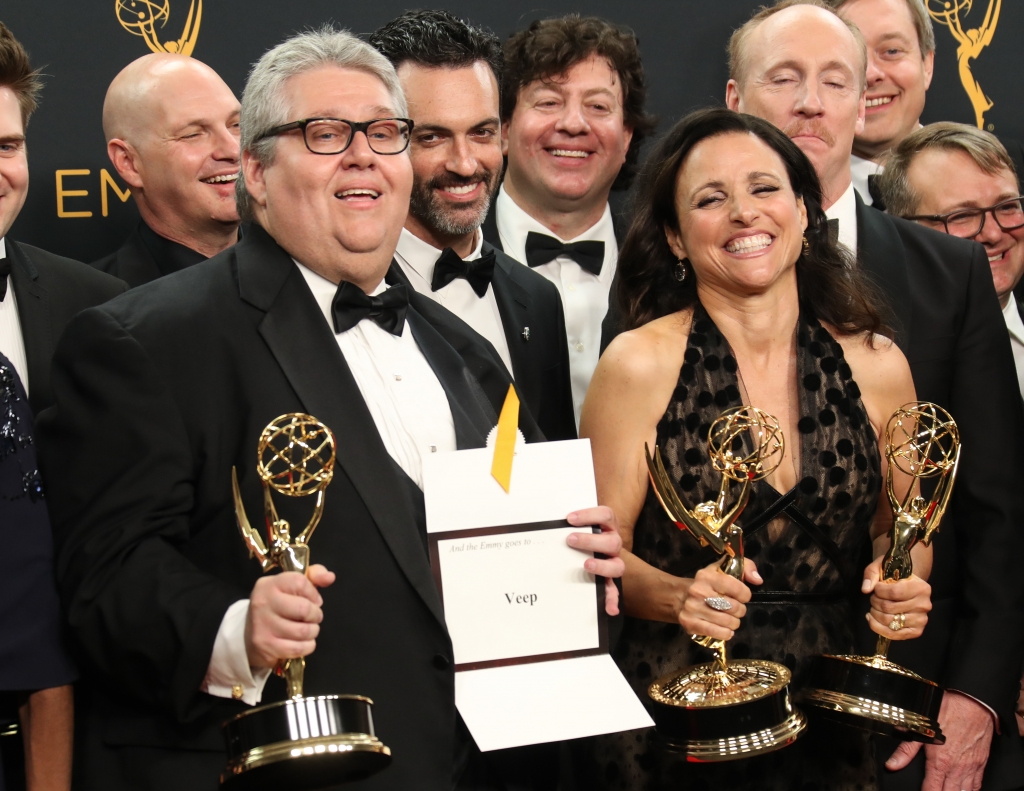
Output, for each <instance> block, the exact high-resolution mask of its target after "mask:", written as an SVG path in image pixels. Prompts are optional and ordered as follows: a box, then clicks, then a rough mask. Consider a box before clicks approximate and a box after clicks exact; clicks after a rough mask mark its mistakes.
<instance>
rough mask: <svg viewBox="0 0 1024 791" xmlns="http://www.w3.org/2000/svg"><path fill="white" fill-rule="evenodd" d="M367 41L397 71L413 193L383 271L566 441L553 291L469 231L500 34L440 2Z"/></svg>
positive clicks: (493, 143) (494, 98) (494, 111)
mask: <svg viewBox="0 0 1024 791" xmlns="http://www.w3.org/2000/svg"><path fill="white" fill-rule="evenodd" d="M370 44H372V45H373V46H374V47H376V48H377V49H378V50H379V51H380V52H382V53H383V54H384V56H385V57H386V58H387V59H388V60H390V61H391V63H392V65H393V66H394V67H395V69H396V70H397V71H398V78H399V79H400V80H401V82H402V90H403V91H404V92H405V97H406V100H407V101H408V102H409V113H410V116H411V118H412V120H413V122H414V123H415V128H414V129H413V133H412V141H411V143H410V146H409V153H410V156H411V158H412V167H413V187H412V197H411V199H410V203H409V216H408V218H407V219H406V221H405V228H404V229H403V230H402V236H401V238H399V240H398V248H397V250H396V251H395V261H396V264H397V266H394V267H393V268H392V277H393V278H395V279H396V280H397V281H399V282H404V283H406V284H408V285H410V286H412V287H413V288H415V289H416V290H417V291H419V292H420V293H422V294H425V295H426V296H428V297H430V298H431V299H433V300H435V301H436V302H438V303H439V304H440V305H443V306H444V307H446V308H447V309H448V310H450V311H452V312H453V313H455V315H457V316H458V317H459V318H461V319H462V320H463V321H465V322H466V323H467V324H469V326H471V327H472V328H473V329H474V330H476V331H477V332H478V333H480V335H482V336H483V337H484V338H486V339H487V340H488V341H490V343H491V344H492V345H493V346H494V348H495V350H496V351H497V352H498V354H499V355H500V357H501V359H502V362H504V363H505V367H506V368H507V369H508V370H509V371H510V372H511V373H512V375H513V377H514V379H515V382H516V388H517V389H518V391H519V392H520V393H521V394H522V397H523V399H524V401H525V402H526V405H527V407H528V408H529V410H530V413H531V414H532V415H533V417H534V419H536V421H537V424H538V425H539V426H540V429H541V431H543V432H544V435H545V436H546V437H547V438H548V439H550V440H560V439H575V437H576V420H575V416H574V413H573V405H572V389H571V387H570V383H569V348H568V343H567V341H566V337H565V320H564V318H563V314H562V301H561V299H560V298H559V296H558V290H557V289H556V288H555V287H554V286H553V285H552V284H551V283H550V282H548V281H547V280H546V279H545V278H543V277H542V276H541V275H539V274H537V273H536V272H534V271H532V270H531V269H529V268H527V267H524V266H520V265H519V263H518V262H517V261H515V260H513V259H512V258H510V257H509V256H508V255H506V254H505V253H504V252H502V251H501V250H497V249H495V248H494V247H493V246H492V245H490V244H489V243H487V242H486V241H484V238H483V234H482V233H481V232H480V225H481V223H483V221H484V218H486V216H487V212H488V211H489V209H490V206H491V201H492V199H493V198H494V195H495V193H496V192H497V190H498V185H499V183H500V180H501V170H502V164H503V161H502V154H501V121H500V119H499V106H498V86H499V85H500V83H501V70H502V53H501V42H499V41H498V38H497V37H496V36H495V35H494V34H492V33H490V32H489V31H485V30H482V29H480V28H478V27H474V26H473V25H470V24H468V23H467V22H465V21H463V20H461V19H458V18H456V17H454V16H452V15H451V14H449V13H447V12H445V11H410V12H408V13H405V14H403V15H402V16H400V17H398V18H397V19H395V20H394V21H392V22H389V23H388V24H387V25H385V26H384V27H382V28H381V29H380V30H378V31H377V32H376V33H374V34H373V35H372V36H371V37H370Z"/></svg>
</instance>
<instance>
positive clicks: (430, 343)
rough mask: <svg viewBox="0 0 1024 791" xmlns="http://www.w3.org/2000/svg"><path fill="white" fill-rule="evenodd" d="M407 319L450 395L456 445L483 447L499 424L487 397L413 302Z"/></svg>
mask: <svg viewBox="0 0 1024 791" xmlns="http://www.w3.org/2000/svg"><path fill="white" fill-rule="evenodd" d="M406 321H408V322H409V329H410V330H411V331H412V336H413V337H414V338H415V339H416V343H417V344H418V345H419V347H420V351H421V352H423V356H424V357H426V358H427V362H428V363H429V364H430V367H431V368H432V369H433V371H434V374H435V375H436V376H437V379H438V381H439V382H440V383H441V387H442V388H444V393H445V395H446V396H448V406H449V407H450V408H451V411H452V419H453V420H454V421H455V442H456V447H458V449H459V450H465V449H466V448H482V447H484V445H485V443H486V440H487V433H488V432H489V431H490V430H491V429H492V428H493V427H494V426H495V425H496V424H497V418H496V417H495V416H494V415H493V412H492V411H491V408H490V402H489V401H488V400H487V396H485V395H484V392H483V390H482V389H481V388H480V385H479V384H478V383H477V381H476V380H475V379H474V378H473V377H472V375H471V374H470V373H469V370H468V369H467V368H466V365H465V363H464V362H463V361H462V358H461V357H459V355H458V353H457V352H456V351H455V350H454V349H453V348H452V347H451V346H450V345H449V344H448V342H447V341H445V339H444V338H442V337H441V335H440V334H439V333H438V332H437V330H435V329H434V328H433V327H432V326H431V325H430V322H428V321H427V320H426V319H425V318H424V317H423V316H421V315H420V314H419V313H418V312H417V311H416V308H415V306H414V305H410V306H409V312H408V313H407V314H406Z"/></svg>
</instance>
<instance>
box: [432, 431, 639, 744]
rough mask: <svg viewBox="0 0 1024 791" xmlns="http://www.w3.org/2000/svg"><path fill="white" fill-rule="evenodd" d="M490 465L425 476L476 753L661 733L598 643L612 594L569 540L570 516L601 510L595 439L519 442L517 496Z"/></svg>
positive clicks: (468, 455) (470, 460)
mask: <svg viewBox="0 0 1024 791" xmlns="http://www.w3.org/2000/svg"><path fill="white" fill-rule="evenodd" d="M492 457H493V451H492V450H491V449H489V448H486V449H480V450H466V451H456V452H454V453H443V454H442V453H438V454H436V455H431V456H429V457H427V458H426V459H425V461H424V468H423V477H424V495H425V501H426V514H427V532H428V533H429V534H430V543H431V554H432V556H433V558H432V560H433V565H434V569H435V575H436V576H437V577H438V583H439V586H440V588H441V594H442V600H443V602H444V609H445V621H446V623H447V625H448V633H449V635H450V636H451V639H452V646H453V649H454V652H455V664H456V674H455V703H456V706H457V707H458V709H459V712H460V714H461V715H462V717H463V719H464V720H465V722H466V725H467V726H468V727H469V729H470V732H471V733H472V734H473V738H474V739H475V740H476V743H477V745H478V746H479V747H480V749H481V750H484V751H488V750H497V749H504V748H507V747H517V746H521V745H526V744H538V743H542V742H549V741H558V740H561V739H576V738H581V737H583V736H592V735H595V734H599V733H612V732H615V731H623V730H632V729H635V728H646V727H650V726H652V725H653V724H654V723H653V722H652V721H651V719H650V716H649V715H648V714H647V712H646V710H645V709H644V707H643V705H642V704H641V703H640V701H639V700H638V699H637V697H636V695H635V694H634V692H633V690H632V689H631V688H630V686H629V684H628V683H627V682H626V680H625V678H623V676H622V674H621V673H620V672H619V669H618V668H617V667H616V666H615V663H614V661H612V659H611V657H610V656H608V654H607V646H606V645H601V639H600V638H601V634H602V629H601V627H602V621H603V616H602V615H601V613H602V608H603V606H604V605H603V596H601V595H600V587H599V586H598V585H597V584H596V580H595V577H594V576H593V575H592V574H589V573H587V572H586V571H584V569H583V560H584V559H585V555H584V553H581V552H579V551H578V550H575V549H572V548H571V547H569V546H568V545H567V544H566V543H565V539H566V537H567V536H568V534H569V533H571V532H574V531H579V530H581V529H586V528H572V527H567V526H566V522H565V517H566V516H567V515H568V514H569V513H570V512H572V511H575V510H579V509H581V508H589V507H592V506H594V505H596V504H597V490H596V487H595V484H594V469H593V459H592V457H591V453H590V442H589V441H588V440H573V441H567V442H547V443H537V444H530V445H519V446H518V447H517V449H516V455H515V460H514V461H513V464H512V482H511V491H510V492H508V493H506V492H505V491H504V489H502V488H501V487H500V486H499V485H498V483H497V482H496V481H495V480H494V478H492V477H491V460H492ZM446 534H447V535H446ZM567 655H568V656H570V657H571V658H565V657H566V656H567ZM480 663H487V664H484V665H483V667H481V665H480ZM460 665H461V666H462V667H461V668H460ZM467 665H468V666H469V667H470V668H472V669H467V668H466V666H467Z"/></svg>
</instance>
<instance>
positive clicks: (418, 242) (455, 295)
mask: <svg viewBox="0 0 1024 791" xmlns="http://www.w3.org/2000/svg"><path fill="white" fill-rule="evenodd" d="M483 245H484V237H483V234H482V233H480V231H477V240H476V246H475V247H474V248H473V252H471V253H470V254H469V255H468V256H466V258H465V259H463V260H465V261H475V260H476V259H478V258H479V257H480V251H481V249H482V248H483ZM441 252H442V251H441V250H438V249H437V248H436V247H434V246H433V245H432V244H428V243H427V242H424V241H423V240H422V239H420V238H419V237H418V236H416V235H415V234H412V233H410V232H409V231H408V230H406V229H405V228H403V229H402V236H401V237H400V238H399V240H398V249H397V250H395V260H396V261H397V262H398V265H399V266H400V267H402V271H403V272H405V276H406V277H407V278H409V282H410V283H411V284H412V287H413V288H415V289H416V290H417V291H418V292H420V293H421V294H423V295H424V296H427V297H430V298H431V299H432V300H434V302H436V303H438V304H439V305H443V306H444V307H446V308H448V310H450V311H451V312H452V313H454V314H455V315H456V316H458V317H459V318H460V319H462V320H463V321H464V322H466V324H468V325H469V326H470V327H472V328H473V329H474V330H476V331H477V332H478V333H480V334H481V335H483V336H484V337H485V338H486V339H487V340H489V341H490V342H491V344H492V345H493V346H494V348H495V349H496V350H497V352H498V355H499V356H500V357H501V361H502V362H503V363H505V368H507V369H508V371H509V374H510V375H511V373H512V357H511V356H510V355H509V352H508V341H507V340H506V338H505V330H504V326H503V325H502V323H501V313H499V312H498V302H497V300H496V299H495V298H494V286H493V285H491V286H490V287H489V288H488V289H487V293H486V294H484V295H483V296H482V297H481V296H479V295H478V294H477V293H476V292H475V291H474V290H473V287H472V286H471V285H470V284H469V281H468V280H466V279H465V278H462V277H457V278H455V279H454V280H453V281H452V282H451V283H449V284H448V285H447V286H445V287H444V288H440V289H438V290H437V291H432V290H431V283H432V282H433V278H434V265H435V264H436V263H437V259H438V258H440V257H441Z"/></svg>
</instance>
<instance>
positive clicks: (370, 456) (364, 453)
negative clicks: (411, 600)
mask: <svg viewBox="0 0 1024 791" xmlns="http://www.w3.org/2000/svg"><path fill="white" fill-rule="evenodd" d="M236 256H237V261H238V279H239V290H240V293H241V296H242V299H244V300H245V301H246V302H249V303H250V304H252V305H254V306H255V307H257V308H259V309H261V310H264V311H266V314H265V316H264V317H263V319H262V321H261V322H260V323H259V328H258V329H259V333H260V335H261V336H262V337H263V339H264V340H265V341H266V343H267V346H269V347H270V350H271V352H272V353H273V355H274V357H275V358H276V360H277V362H278V364H279V365H280V366H281V370H282V371H284V374H285V376H286V377H287V379H288V381H289V383H290V384H291V386H292V387H293V388H294V390H295V392H296V394H297V395H298V397H299V400H301V401H302V404H303V406H304V407H305V409H306V411H307V412H308V413H309V414H311V415H314V416H315V417H316V418H317V419H318V420H320V421H322V422H323V423H325V424H326V425H327V426H329V427H330V429H331V431H333V432H334V435H335V437H337V438H339V440H340V441H339V442H338V444H337V463H338V465H339V466H340V467H341V468H342V469H343V470H344V471H345V474H346V475H347V476H348V478H349V480H351V481H352V485H353V486H354V487H355V489H356V491H357V492H359V495H360V497H362V499H363V502H364V503H365V504H366V507H367V509H368V510H369V512H370V514H371V516H372V517H373V519H374V521H375V522H376V524H377V529H378V530H380V532H381V534H382V535H383V536H384V540H385V541H386V542H387V545H388V547H389V548H390V550H391V553H392V554H393V555H394V557H395V560H396V561H397V563H398V565H399V566H400V567H401V569H402V571H403V572H404V573H405V575H406V577H408V579H409V581H410V582H411V583H412V585H413V587H414V588H415V589H416V590H417V592H418V593H419V595H420V596H421V597H422V598H423V600H424V602H425V603H426V605H427V607H428V608H429V609H430V611H431V612H432V613H433V614H434V615H435V616H436V617H437V619H438V621H440V622H441V624H442V625H443V624H444V610H443V609H442V607H441V601H440V598H439V596H438V593H437V588H436V587H435V585H434V581H433V578H432V577H431V572H430V565H429V562H428V559H427V556H426V554H425V553H424V552H423V544H422V541H421V539H420V537H419V534H418V531H417V529H416V521H415V515H414V514H413V512H412V511H411V509H410V506H409V504H408V503H407V502H406V500H405V498H402V497H395V496H394V491H395V490H396V488H397V487H398V486H400V485H401V484H400V482H399V481H397V480H396V479H395V471H394V468H393V466H392V464H391V458H390V456H389V455H388V452H387V450H386V449H385V447H384V443H383V442H382V441H381V439H380V435H379V434H378V433H377V430H376V427H375V425H374V422H373V417H372V416H371V415H370V411H369V410H368V409H367V408H366V403H365V402H364V401H363V397H362V393H360V391H359V386H358V385H357V384H356V381H355V379H354V378H353V376H352V372H351V370H350V369H349V367H348V363H347V362H346V361H345V358H344V355H342V353H341V350H340V349H338V344H337V341H336V340H335V339H334V336H333V334H332V333H331V329H330V327H329V326H328V325H327V322H326V321H324V317H323V314H322V313H321V311H320V307H319V306H318V305H317V304H316V300H315V299H314V298H313V295H312V294H311V293H310V291H309V287H308V286H307V285H306V282H305V280H304V279H303V277H302V274H301V273H300V272H299V270H298V269H297V268H296V267H295V265H294V264H293V262H292V261H291V260H290V258H289V257H288V255H287V253H285V252H284V251H283V250H282V249H281V248H280V247H278V246H277V244H276V243H275V242H274V241H273V240H272V239H271V238H270V237H269V236H268V235H267V233H266V232H265V231H263V230H262V229H258V228H257V229H254V231H253V233H252V234H250V235H248V236H247V237H246V239H245V240H244V241H242V242H240V243H239V245H238V249H237V250H236Z"/></svg>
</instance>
